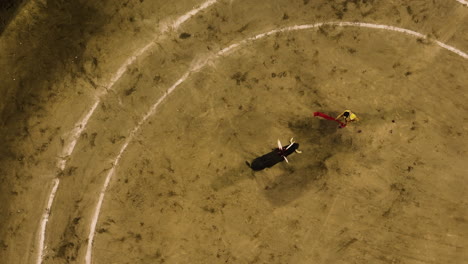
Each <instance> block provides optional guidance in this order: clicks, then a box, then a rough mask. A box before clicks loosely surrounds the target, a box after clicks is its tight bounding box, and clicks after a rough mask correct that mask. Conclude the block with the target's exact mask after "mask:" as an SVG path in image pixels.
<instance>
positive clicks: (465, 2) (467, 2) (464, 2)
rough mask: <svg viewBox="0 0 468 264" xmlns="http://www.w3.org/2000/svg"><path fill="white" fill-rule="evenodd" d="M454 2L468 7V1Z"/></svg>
mask: <svg viewBox="0 0 468 264" xmlns="http://www.w3.org/2000/svg"><path fill="white" fill-rule="evenodd" d="M456 1H457V2H459V3H460V4H462V5H465V6H468V1H465V0H456Z"/></svg>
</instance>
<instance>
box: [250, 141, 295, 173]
mask: <svg viewBox="0 0 468 264" xmlns="http://www.w3.org/2000/svg"><path fill="white" fill-rule="evenodd" d="M286 148H287V146H285V147H283V149H282V150H280V149H278V148H275V149H273V150H272V151H271V152H270V153H267V154H265V155H263V156H261V157H258V158H256V159H254V160H253V161H252V164H249V163H247V164H248V165H249V166H250V168H252V170H255V171H259V170H263V169H266V168H270V167H273V166H274V165H275V164H277V163H280V162H281V161H283V160H284V157H287V156H289V155H291V154H292V153H294V151H295V150H296V149H298V148H299V144H298V143H293V144H292V145H291V146H290V147H289V148H288V149H286Z"/></svg>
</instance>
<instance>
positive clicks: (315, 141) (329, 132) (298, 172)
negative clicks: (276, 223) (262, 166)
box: [255, 117, 351, 206]
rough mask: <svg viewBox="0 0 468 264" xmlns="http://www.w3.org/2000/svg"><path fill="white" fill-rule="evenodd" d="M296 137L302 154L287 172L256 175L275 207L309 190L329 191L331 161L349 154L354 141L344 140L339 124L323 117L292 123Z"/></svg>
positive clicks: (291, 162)
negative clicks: (342, 153) (339, 155)
mask: <svg viewBox="0 0 468 264" xmlns="http://www.w3.org/2000/svg"><path fill="white" fill-rule="evenodd" d="M288 127H289V129H291V130H292V131H293V134H294V137H295V138H296V139H297V141H298V142H300V143H301V148H300V150H301V151H302V154H298V155H295V156H293V157H292V158H291V159H290V163H289V164H287V166H286V167H285V169H283V170H281V171H280V170H277V171H276V173H274V172H273V173H271V171H272V170H270V171H268V170H266V171H265V172H262V173H256V174H255V176H256V177H257V183H258V184H259V185H260V186H259V187H260V188H261V189H262V190H263V191H262V192H263V194H264V195H265V197H266V198H267V199H268V200H269V201H270V202H271V203H272V204H273V205H275V206H284V205H286V204H289V203H290V202H292V201H294V200H296V199H297V198H299V197H301V196H302V195H303V194H304V193H306V192H309V191H320V190H323V189H325V187H326V186H327V181H328V168H327V165H326V161H327V159H329V158H331V157H333V156H334V155H335V154H337V153H340V152H344V151H347V149H349V147H350V146H351V141H350V139H344V138H343V137H342V133H340V131H341V129H343V128H338V127H339V124H338V123H336V122H333V121H330V120H324V119H320V118H313V117H310V118H303V119H296V120H292V121H289V122H288Z"/></svg>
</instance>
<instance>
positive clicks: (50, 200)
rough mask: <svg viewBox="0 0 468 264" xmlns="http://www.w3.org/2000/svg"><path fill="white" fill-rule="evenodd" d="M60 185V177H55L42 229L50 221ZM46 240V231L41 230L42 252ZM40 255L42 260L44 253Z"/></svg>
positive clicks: (43, 217) (40, 244)
mask: <svg viewBox="0 0 468 264" xmlns="http://www.w3.org/2000/svg"><path fill="white" fill-rule="evenodd" d="M58 185H59V179H58V178H55V179H54V181H53V187H52V192H51V194H50V196H49V200H48V201H47V206H46V209H45V212H44V214H43V215H42V221H41V224H40V230H45V229H46V225H47V222H49V216H50V209H51V207H52V202H53V201H54V197H55V193H56V192H57V188H58ZM44 241H45V233H44V232H40V233H39V248H38V250H39V252H41V253H42V252H44V249H45V248H44ZM40 257H41V261H42V258H43V255H42V254H41V256H40Z"/></svg>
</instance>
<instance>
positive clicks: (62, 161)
mask: <svg viewBox="0 0 468 264" xmlns="http://www.w3.org/2000/svg"><path fill="white" fill-rule="evenodd" d="M217 1H218V0H209V1H206V2H204V3H202V4H201V5H200V6H199V7H197V8H194V9H192V10H190V11H189V12H187V13H185V14H184V15H182V16H181V17H179V18H178V19H177V20H175V21H174V22H173V23H172V24H171V25H169V26H165V27H164V28H163V29H162V30H161V33H166V32H168V31H170V30H174V31H175V30H177V29H178V28H179V27H180V25H182V24H183V23H184V22H186V21H187V20H188V19H190V18H191V17H193V16H194V15H196V14H197V13H198V12H200V11H202V10H204V9H206V8H208V7H210V6H211V5H213V4H215V3H216V2H217ZM158 38H159V36H158V37H157V38H156V39H154V40H152V41H151V42H150V43H148V44H147V45H146V46H144V47H143V48H141V49H140V50H138V51H137V52H135V54H134V55H132V56H131V57H129V58H128V59H127V60H126V61H125V62H124V63H123V64H122V65H121V66H120V67H119V69H118V70H117V72H116V73H115V74H114V75H113V76H112V78H111V79H110V81H109V83H108V84H107V85H106V87H107V89H105V90H103V91H100V92H98V93H97V94H96V101H95V102H94V104H93V106H92V107H91V108H90V109H89V111H88V112H87V113H86V114H85V115H84V116H83V118H82V119H81V120H80V121H78V122H77V123H76V124H75V126H74V128H73V129H72V130H71V131H70V132H69V133H68V134H71V136H70V137H69V138H68V139H67V140H66V144H65V146H64V148H63V150H62V153H61V155H60V157H59V160H58V162H57V167H58V168H59V169H60V171H63V170H64V169H65V167H66V164H67V160H68V157H69V156H70V155H71V154H72V153H73V151H74V149H75V146H76V144H77V142H78V139H79V138H80V137H81V134H82V133H83V131H84V130H85V128H86V126H87V124H88V122H89V119H90V118H91V116H92V115H93V113H94V111H95V110H96V108H97V106H98V105H99V104H100V102H101V97H102V96H104V95H106V94H107V92H108V91H110V90H112V89H113V87H114V84H115V83H116V82H117V81H118V80H119V79H120V78H121V77H122V76H123V74H124V73H125V72H126V71H127V69H128V66H130V65H131V64H133V63H134V62H135V61H136V60H137V59H138V58H139V57H140V56H141V55H143V54H144V53H146V52H147V51H148V50H150V49H151V48H152V47H153V46H154V45H155V44H156V41H157V40H158ZM59 185H60V179H59V178H55V179H54V182H53V188H52V190H51V193H50V194H49V200H48V204H47V208H46V210H45V211H44V214H43V216H42V218H41V219H42V220H41V223H40V226H39V242H38V243H39V245H38V257H37V261H36V263H37V264H41V263H42V261H43V259H44V255H45V252H44V250H45V249H46V247H44V243H45V233H46V229H47V222H48V220H49V216H50V207H51V206H52V204H53V202H54V199H55V194H56V192H57V190H58V186H59Z"/></svg>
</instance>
